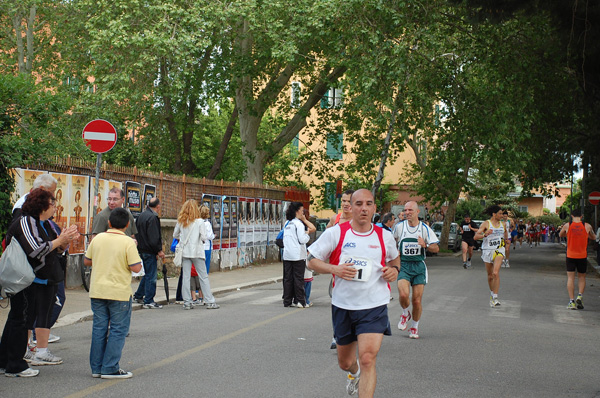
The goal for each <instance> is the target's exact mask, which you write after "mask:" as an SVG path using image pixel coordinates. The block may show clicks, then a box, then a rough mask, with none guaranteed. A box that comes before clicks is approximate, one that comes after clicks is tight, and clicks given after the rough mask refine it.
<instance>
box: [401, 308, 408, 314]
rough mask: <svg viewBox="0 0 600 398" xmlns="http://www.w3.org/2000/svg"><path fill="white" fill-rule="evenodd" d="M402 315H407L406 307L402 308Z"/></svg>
mask: <svg viewBox="0 0 600 398" xmlns="http://www.w3.org/2000/svg"><path fill="white" fill-rule="evenodd" d="M402 315H404V316H408V308H402Z"/></svg>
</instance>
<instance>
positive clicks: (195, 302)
mask: <svg viewBox="0 0 600 398" xmlns="http://www.w3.org/2000/svg"><path fill="white" fill-rule="evenodd" d="M192 305H193V306H199V305H204V301H203V300H202V299H196V300H194V301H192Z"/></svg>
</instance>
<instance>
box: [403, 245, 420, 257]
mask: <svg viewBox="0 0 600 398" xmlns="http://www.w3.org/2000/svg"><path fill="white" fill-rule="evenodd" d="M421 248H422V247H421V245H420V244H419V242H402V255H403V256H418V255H420V254H421Z"/></svg>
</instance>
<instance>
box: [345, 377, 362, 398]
mask: <svg viewBox="0 0 600 398" xmlns="http://www.w3.org/2000/svg"><path fill="white" fill-rule="evenodd" d="M359 381H360V374H359V375H357V376H356V377H354V376H352V374H350V372H348V384H346V392H347V393H348V395H356V393H357V392H358V382H359Z"/></svg>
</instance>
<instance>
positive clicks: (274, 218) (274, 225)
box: [269, 199, 281, 245]
mask: <svg viewBox="0 0 600 398" xmlns="http://www.w3.org/2000/svg"><path fill="white" fill-rule="evenodd" d="M278 203H280V201H278V200H272V199H271V200H269V205H270V208H271V211H270V212H269V216H270V217H269V245H275V238H276V237H277V234H278V233H279V231H281V227H280V226H279V224H280V220H279V213H278V208H279V205H278Z"/></svg>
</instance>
